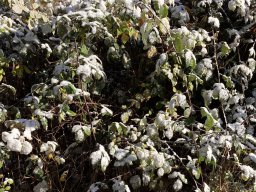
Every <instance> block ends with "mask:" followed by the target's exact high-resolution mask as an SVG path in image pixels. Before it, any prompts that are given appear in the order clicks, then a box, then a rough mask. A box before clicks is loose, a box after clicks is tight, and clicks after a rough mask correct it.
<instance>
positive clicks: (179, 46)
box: [174, 35, 185, 53]
mask: <svg viewBox="0 0 256 192" xmlns="http://www.w3.org/2000/svg"><path fill="white" fill-rule="evenodd" d="M174 46H175V49H176V51H177V52H178V53H181V52H182V51H183V50H184V49H185V47H184V45H183V42H182V38H181V36H180V35H176V36H175V38H174Z"/></svg>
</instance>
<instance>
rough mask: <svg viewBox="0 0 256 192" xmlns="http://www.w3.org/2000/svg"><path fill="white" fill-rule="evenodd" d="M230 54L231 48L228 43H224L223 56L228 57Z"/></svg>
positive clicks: (222, 47)
mask: <svg viewBox="0 0 256 192" xmlns="http://www.w3.org/2000/svg"><path fill="white" fill-rule="evenodd" d="M229 53H230V47H229V46H228V44H227V42H223V43H222V46H221V54H222V56H226V55H228V54H229Z"/></svg>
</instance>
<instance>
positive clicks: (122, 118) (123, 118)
mask: <svg viewBox="0 0 256 192" xmlns="http://www.w3.org/2000/svg"><path fill="white" fill-rule="evenodd" d="M129 117H130V113H129V112H124V113H123V114H122V115H121V120H122V122H123V123H127V122H128V121H129Z"/></svg>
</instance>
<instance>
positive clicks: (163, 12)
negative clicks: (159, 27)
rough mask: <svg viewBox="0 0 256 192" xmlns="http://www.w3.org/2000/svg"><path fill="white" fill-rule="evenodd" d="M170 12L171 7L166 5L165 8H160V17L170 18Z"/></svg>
mask: <svg viewBox="0 0 256 192" xmlns="http://www.w3.org/2000/svg"><path fill="white" fill-rule="evenodd" d="M168 12H169V7H168V6H167V5H166V4H164V5H163V6H161V7H160V10H159V16H160V17H161V18H165V17H167V16H168Z"/></svg>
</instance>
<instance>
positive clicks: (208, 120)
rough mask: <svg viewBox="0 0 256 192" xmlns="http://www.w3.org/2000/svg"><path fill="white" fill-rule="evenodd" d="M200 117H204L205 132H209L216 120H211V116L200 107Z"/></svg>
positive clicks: (205, 109) (206, 110)
mask: <svg viewBox="0 0 256 192" xmlns="http://www.w3.org/2000/svg"><path fill="white" fill-rule="evenodd" d="M201 115H202V117H206V120H205V123H204V126H205V129H206V131H209V130H210V129H211V128H212V127H213V126H214V124H215V122H216V120H215V119H214V118H213V116H212V114H211V113H210V112H209V111H208V109H207V108H205V107H201Z"/></svg>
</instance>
